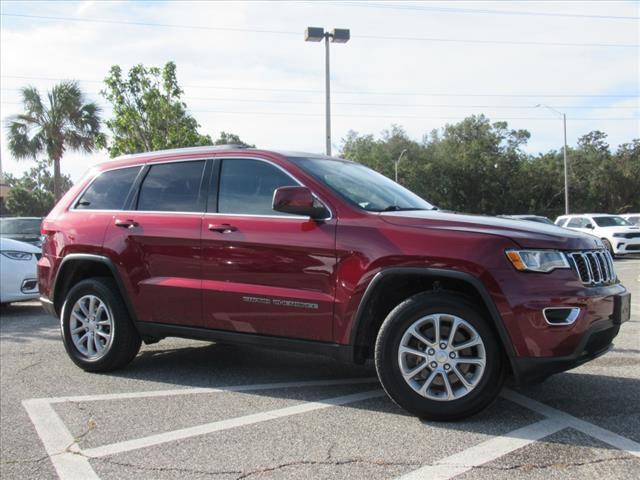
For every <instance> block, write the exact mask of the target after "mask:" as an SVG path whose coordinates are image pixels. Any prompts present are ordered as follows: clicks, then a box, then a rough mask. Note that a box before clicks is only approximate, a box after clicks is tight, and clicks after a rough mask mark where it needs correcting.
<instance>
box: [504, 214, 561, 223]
mask: <svg viewBox="0 0 640 480" xmlns="http://www.w3.org/2000/svg"><path fill="white" fill-rule="evenodd" d="M500 216H501V217H503V218H513V219H515V220H527V221H530V222H538V223H546V224H548V225H553V222H552V221H551V220H549V219H548V218H547V217H543V216H541V215H500Z"/></svg>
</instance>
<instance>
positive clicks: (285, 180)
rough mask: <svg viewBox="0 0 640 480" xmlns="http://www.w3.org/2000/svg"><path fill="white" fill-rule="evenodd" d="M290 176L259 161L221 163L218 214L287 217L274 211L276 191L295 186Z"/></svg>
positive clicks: (246, 160) (244, 160)
mask: <svg viewBox="0 0 640 480" xmlns="http://www.w3.org/2000/svg"><path fill="white" fill-rule="evenodd" d="M297 185H298V184H297V182H296V181H295V180H293V179H292V178H291V177H290V176H289V175H287V174H286V173H284V172H283V171H282V170H280V169H278V168H277V167H275V166H274V165H271V164H269V163H266V162H262V161H260V160H250V159H238V160H224V161H223V162H222V171H221V173H220V193H219V196H218V212H220V213H239V214H245V215H287V214H286V213H280V212H276V211H275V210H273V208H272V207H273V192H274V190H275V189H276V188H280V187H290V186H297Z"/></svg>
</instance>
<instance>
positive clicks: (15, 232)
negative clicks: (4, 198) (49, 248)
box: [0, 217, 42, 247]
mask: <svg viewBox="0 0 640 480" xmlns="http://www.w3.org/2000/svg"><path fill="white" fill-rule="evenodd" d="M41 223H42V218H40V217H0V237H4V238H11V239H13V240H18V241H19V242H26V243H30V244H32V245H35V246H36V247H39V246H40V245H42V235H41V234H40V224H41Z"/></svg>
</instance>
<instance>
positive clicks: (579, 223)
mask: <svg viewBox="0 0 640 480" xmlns="http://www.w3.org/2000/svg"><path fill="white" fill-rule="evenodd" d="M587 225H591V221H590V220H589V219H588V218H572V219H571V220H570V221H569V223H568V224H567V227H574V228H587Z"/></svg>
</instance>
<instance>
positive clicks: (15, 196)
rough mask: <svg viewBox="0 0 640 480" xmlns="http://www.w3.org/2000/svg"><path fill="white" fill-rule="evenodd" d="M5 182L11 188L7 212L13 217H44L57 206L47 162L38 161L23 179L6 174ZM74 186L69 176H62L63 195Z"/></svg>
mask: <svg viewBox="0 0 640 480" xmlns="http://www.w3.org/2000/svg"><path fill="white" fill-rule="evenodd" d="M5 182H6V183H7V185H9V187H11V190H10V191H9V195H8V197H7V210H9V212H11V213H12V214H13V215H17V216H20V217H44V216H45V215H47V213H49V211H50V210H51V209H52V208H53V206H54V205H55V196H54V192H53V188H54V179H53V176H52V175H51V172H50V170H49V166H48V162H47V160H37V161H36V166H35V167H33V168H31V169H30V170H29V171H26V172H24V173H23V174H22V176H21V177H14V176H13V175H11V174H5ZM72 185H73V184H72V183H71V178H70V177H69V176H68V175H62V176H61V178H60V188H61V192H62V193H64V192H66V191H67V190H69V189H70V188H71V186H72Z"/></svg>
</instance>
